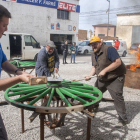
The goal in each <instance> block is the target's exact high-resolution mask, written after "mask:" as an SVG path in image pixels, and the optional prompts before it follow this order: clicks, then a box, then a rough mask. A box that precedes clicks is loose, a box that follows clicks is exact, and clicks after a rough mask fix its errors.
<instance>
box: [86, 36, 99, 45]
mask: <svg viewBox="0 0 140 140" xmlns="http://www.w3.org/2000/svg"><path fill="white" fill-rule="evenodd" d="M97 41H101V39H100V38H99V37H98V36H93V37H92V38H91V39H90V43H89V44H88V45H90V44H91V43H94V42H97Z"/></svg>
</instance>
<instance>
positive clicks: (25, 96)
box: [13, 88, 46, 102]
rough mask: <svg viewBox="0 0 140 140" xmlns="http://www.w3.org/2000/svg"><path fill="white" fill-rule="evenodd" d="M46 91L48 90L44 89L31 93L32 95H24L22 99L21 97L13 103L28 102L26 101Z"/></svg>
mask: <svg viewBox="0 0 140 140" xmlns="http://www.w3.org/2000/svg"><path fill="white" fill-rule="evenodd" d="M44 90H46V89H45V88H44V89H41V90H37V91H34V92H31V93H29V94H27V95H23V96H21V97H19V98H17V99H14V100H13V101H16V102H21V101H23V100H26V99H28V98H30V97H33V96H35V95H38V94H40V92H44Z"/></svg>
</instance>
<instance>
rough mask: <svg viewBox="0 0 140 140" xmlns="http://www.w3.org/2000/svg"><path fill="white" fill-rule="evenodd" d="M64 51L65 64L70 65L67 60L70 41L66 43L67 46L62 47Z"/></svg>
mask: <svg viewBox="0 0 140 140" xmlns="http://www.w3.org/2000/svg"><path fill="white" fill-rule="evenodd" d="M61 48H62V50H63V64H68V63H67V62H66V58H67V55H68V41H67V40H66V41H65V44H64V45H62V46H61Z"/></svg>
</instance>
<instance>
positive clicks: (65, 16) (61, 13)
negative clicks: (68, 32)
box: [57, 9, 69, 19]
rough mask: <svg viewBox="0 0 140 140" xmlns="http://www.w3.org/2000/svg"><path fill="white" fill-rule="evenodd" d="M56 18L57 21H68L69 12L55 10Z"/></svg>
mask: <svg viewBox="0 0 140 140" xmlns="http://www.w3.org/2000/svg"><path fill="white" fill-rule="evenodd" d="M57 18H59V19H69V11H64V10H60V9H57Z"/></svg>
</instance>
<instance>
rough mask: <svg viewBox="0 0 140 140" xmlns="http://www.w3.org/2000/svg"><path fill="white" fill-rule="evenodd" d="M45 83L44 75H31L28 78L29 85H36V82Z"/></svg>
mask: <svg viewBox="0 0 140 140" xmlns="http://www.w3.org/2000/svg"><path fill="white" fill-rule="evenodd" d="M46 83H47V77H46V76H41V77H33V78H30V79H29V85H38V84H46Z"/></svg>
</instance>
